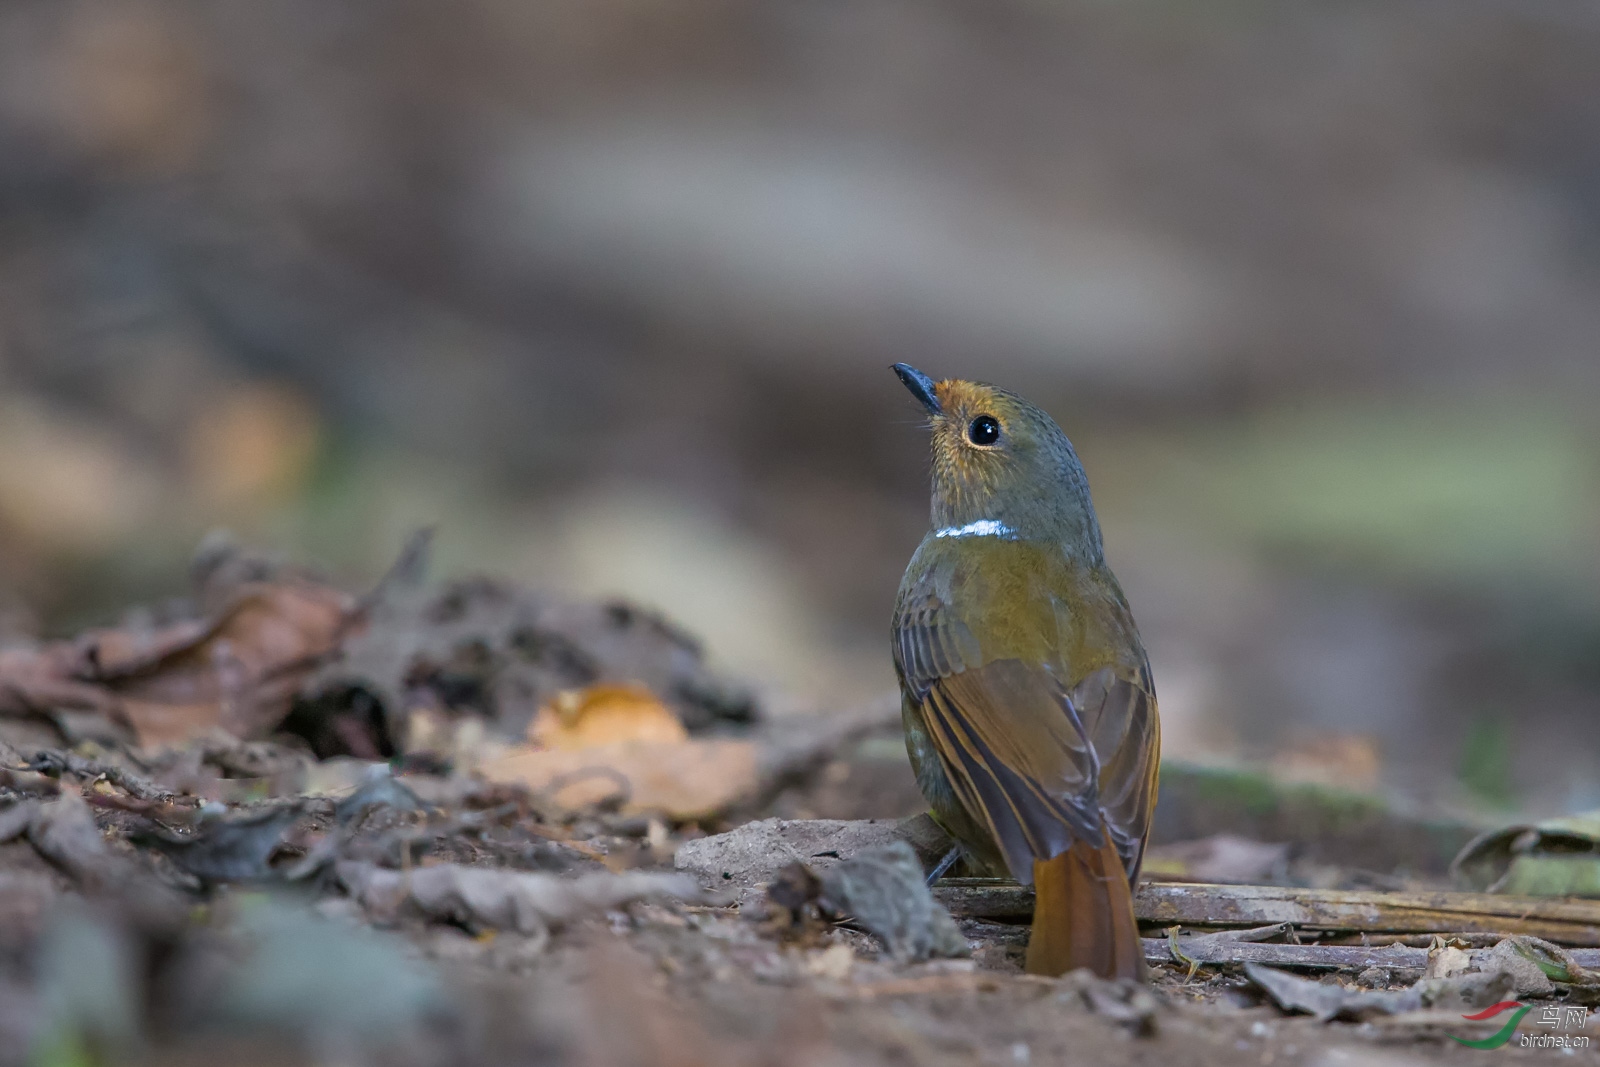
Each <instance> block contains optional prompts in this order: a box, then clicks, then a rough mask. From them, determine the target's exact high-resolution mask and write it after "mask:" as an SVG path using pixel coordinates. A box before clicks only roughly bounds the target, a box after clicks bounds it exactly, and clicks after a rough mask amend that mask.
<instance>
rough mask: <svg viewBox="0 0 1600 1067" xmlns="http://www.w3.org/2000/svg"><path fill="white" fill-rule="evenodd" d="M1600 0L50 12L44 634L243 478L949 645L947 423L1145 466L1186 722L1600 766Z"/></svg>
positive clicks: (1518, 771) (334, 2)
mask: <svg viewBox="0 0 1600 1067" xmlns="http://www.w3.org/2000/svg"><path fill="white" fill-rule="evenodd" d="M1597 54H1600V9H1597V8H1594V7H1591V6H1586V5H1574V4H1566V3H1557V2H1553V0H1551V2H1547V0H1516V2H1509V0H1502V2H1482V0H1352V2H1349V3H1342V4H1306V3H1286V4H1264V3H1256V2H1252V0H1219V2H1214V3H1208V4H1204V5H1185V4H1174V3H1166V2H1160V0H1129V2H1123V3H1116V4H1110V3H1094V2H1081V3H1046V2H1040V0H985V2H983V3H977V2H974V0H931V2H930V0H916V2H913V0H855V2H853V3H849V4H845V3H836V2H831V0H821V2H818V0H806V2H796V0H774V2H768V3H760V4H750V3H733V2H726V0H690V2H682V0H680V2H676V3H665V2H662V0H582V2H577V0H545V2H541V3H533V4H530V3H523V2H515V0H456V2H455V3H452V4H449V5H441V4H436V3H423V2H419V0H381V2H379V0H212V2H206V3H201V2H199V0H170V2H167V0H6V3H5V4H4V6H3V7H0V631H3V633H4V635H5V638H6V639H7V640H25V639H28V638H29V637H32V636H38V635H47V636H48V635H60V634H67V633H71V632H73V631H74V630H76V629H77V628H79V627H81V626H83V625H86V624H89V623H95V622H104V621H107V620H110V619H112V618H115V617H116V616H117V615H118V613H119V612H121V611H122V610H123V609H124V608H125V606H126V605H128V604H130V603H136V602H147V603H148V602H159V601H160V600H161V599H162V598H165V597H169V596H172V595H173V594H175V593H177V592H179V591H181V590H182V589H183V588H184V578H183V575H184V570H185V567H186V565H187V562H188V558H189V555H190V553H191V551H192V549H193V547H194V545H195V544H196V543H197V542H198V541H199V539H200V538H201V537H202V536H203V535H204V533H205V532H206V531H207V530H209V529H211V528H213V527H218V526H226V527H228V528H231V529H232V530H234V531H235V532H236V533H237V534H238V535H240V536H241V537H242V538H245V539H248V540H251V541H253V542H257V543H261V544H265V545H268V546H271V547H272V548H274V549H276V550H278V551H280V552H282V553H284V554H286V555H288V556H291V557H294V558H299V559H308V560H314V561H317V562H319V563H320V564H322V565H324V566H326V567H327V568H329V569H330V570H332V571H334V572H335V573H338V574H340V575H343V576H345V577H347V578H348V579H349V580H350V581H351V582H352V583H357V582H361V581H366V580H370V579H371V578H372V577H374V576H375V575H376V574H378V573H379V572H380V571H381V570H382V569H383V567H384V566H385V565H386V564H387V563H388V562H389V561H390V560H391V559H392V558H393V556H394V554H395V552H396V551H397V550H398V548H399V546H400V544H401V541H402V540H403V538H404V535H405V534H406V532H407V531H409V530H411V529H413V528H415V527H417V526H419V525H424V524H437V525H438V526H439V530H440V533H439V540H438V547H439V553H440V567H441V569H442V570H444V571H447V572H467V571H491V572H495V573H499V574H504V575H508V576H511V577H515V578H518V579H521V580H525V581H528V582H531V583H537V584H541V585H546V586H550V587H553V588H557V589H563V590H567V591H570V592H572V593H576V594H583V595H589V594H594V593H602V592H604V593H621V594H625V595H627V596H630V597H632V598H634V599H637V600H640V601H643V602H646V603H651V604H656V605H659V606H660V607H662V608H664V609H665V610H667V611H668V612H669V613H670V614H672V615H673V616H675V617H677V618H678V619H680V620H681V621H683V622H684V623H685V624H686V625H688V626H689V627H690V628H691V629H693V630H694V631H696V632H697V633H699V634H700V635H701V636H702V637H704V639H705V640H706V642H707V644H708V646H709V647H710V649H711V651H712V653H713V655H714V657H715V658H716V659H717V660H718V661H719V662H720V663H721V664H722V665H724V666H725V667H727V668H730V669H732V670H734V671H736V672H738V673H740V674H743V675H745V676H747V677H749V678H751V679H754V680H756V681H759V682H762V683H765V684H768V685H771V686H773V687H776V688H778V689H781V690H783V691H785V692H788V693H793V694H796V695H798V696H800V697H802V698H804V699H806V700H811V701H815V702H818V703H819V704H822V705H825V706H841V705H843V704H845V703H848V702H859V701H863V700H867V699H872V698H874V697H877V696H879V695H880V694H882V693H885V692H888V691H890V690H891V689H892V687H893V676H892V672H891V669H890V666H889V657H888V640H887V625H888V615H889V612H890V608H891V604H892V600H893V595H894V590H895V587H896V585H897V583H898V580H899V577H900V573H901V570H902V568H903V567H904V564H905V561H906V559H907V558H908V557H909V555H910V553H911V551H912V549H913V547H914V546H915V544H916V543H917V541H918V540H919V538H920V537H921V535H922V533H923V531H924V530H925V528H926V521H927V520H926V507H927V504H926V498H927V481H926V477H927V476H926V455H925V449H926V442H925V439H924V435H923V432H922V430H921V428H920V425H919V418H918V412H917V408H916V405H915V403H914V402H913V401H912V400H911V398H910V397H909V396H908V395H907V394H906V393H905V391H904V390H903V389H902V388H901V387H900V385H899V384H898V383H897V382H896V381H895V379H894V377H893V376H892V375H891V374H890V373H889V372H888V370H887V369H886V368H887V365H888V364H889V363H891V362H893V361H896V360H907V361H910V362H912V363H915V364H917V365H918V366H920V367H922V368H923V369H924V370H926V371H928V372H930V373H932V374H934V375H935V376H936V377H940V376H958V377H970V378H976V379H980V380H987V381H992V382H995V383H998V384H1002V385H1005V386H1008V387H1010V388H1013V389H1016V390H1018V391H1020V392H1023V393H1024V394H1026V395H1028V396H1029V397H1030V398H1032V399H1034V400H1036V401H1038V402H1040V403H1041V404H1043V405H1044V406H1045V407H1047V408H1048V409H1049V410H1050V411H1052V412H1053V413H1054V414H1055V415H1056V416H1057V418H1058V419H1059V420H1060V421H1061V423H1062V424H1063V426H1064V427H1065V428H1066V429H1067V431H1068V432H1069V434H1071V435H1072V436H1073V438H1074V440H1075V442H1076V443H1077V445H1078V447H1079V451H1080V452H1081V454H1082V456H1083V458H1084V461H1085V463H1086V465H1087V467H1088V470H1089V473H1090V477H1091V480H1092V483H1093V487H1094V490H1095V495H1096V500H1097V502H1098V503H1099V506H1100V509H1101V515H1102V518H1103V522H1104V525H1105V527H1106V537H1107V542H1108V546H1109V548H1108V552H1109V556H1110V559H1111V562H1112V564H1113V565H1114V566H1115V568H1116V570H1117V572H1118V574H1119V575H1120V576H1121V578H1122V581H1123V584H1124V586H1125V587H1126V589H1127V591H1128V594H1129V596H1130V598H1131V600H1132V603H1133V605H1134V609H1135V612H1136V614H1137V615H1138V617H1139V619H1140V622H1141V625H1142V627H1143V629H1144V632H1145V636H1146V639H1147V643H1148V645H1149V648H1150V652H1151V656H1152V660H1153V663H1154V668H1155V674H1156V680H1157V686H1158V689H1159V691H1160V695H1161V702H1162V712H1163V718H1164V720H1165V724H1166V727H1165V739H1166V747H1167V753H1168V755H1169V756H1173V757H1180V758H1185V759H1195V760H1208V761H1209V760H1227V761H1233V760H1249V761H1265V762H1268V763H1270V765H1271V766H1273V767H1274V768H1275V769H1276V770H1277V771H1278V772H1279V773H1280V774H1282V775H1284V776H1286V777H1292V778H1304V779H1310V780H1320V781H1334V782H1338V783H1341V784H1346V785H1354V786H1358V787H1370V788H1383V789H1385V790H1387V791H1389V792H1391V793H1394V794H1397V795H1400V796H1404V797H1409V798H1412V799H1413V800H1414V801H1416V802H1417V803H1419V804H1424V805H1454V806H1466V807H1473V808H1477V809H1481V810H1486V811H1497V810H1503V809H1510V808H1515V807H1522V808H1524V809H1527V810H1529V811H1532V812H1539V813H1549V812H1554V811H1561V810H1578V809H1582V808H1586V807H1590V808H1592V807H1596V806H1600V730H1597V729H1596V724H1597V723H1600V715H1597V712H1600V551H1597V550H1600V414H1597V413H1596V407H1595V401H1596V400H1597V399H1600V358H1597V351H1596V349H1597V338H1600V64H1596V62H1595V61H1594V57H1595V56H1596V55H1597Z"/></svg>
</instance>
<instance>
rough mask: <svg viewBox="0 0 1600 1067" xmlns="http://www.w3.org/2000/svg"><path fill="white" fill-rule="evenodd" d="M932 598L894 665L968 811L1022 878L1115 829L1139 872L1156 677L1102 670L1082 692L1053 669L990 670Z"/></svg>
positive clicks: (903, 626)
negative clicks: (1079, 843)
mask: <svg viewBox="0 0 1600 1067" xmlns="http://www.w3.org/2000/svg"><path fill="white" fill-rule="evenodd" d="M941 609H942V605H939V604H938V603H937V602H935V601H933V600H932V598H929V599H926V600H923V601H922V602H921V603H920V604H918V605H917V606H916V608H915V609H913V610H911V611H909V612H906V613H905V614H903V615H902V616H901V618H900V619H899V620H898V623H897V627H896V633H895V638H896V640H895V661H896V665H897V667H899V670H900V674H901V677H902V678H903V679H904V680H905V683H906V687H907V691H908V693H909V694H910V696H911V697H912V699H913V700H914V701H915V702H916V704H917V706H918V709H919V710H920V711H921V713H922V716H923V719H924V721H925V723H926V725H927V727H928V734H929V737H930V738H931V739H932V741H933V744H934V747H935V749H936V750H937V751H938V753H939V757H940V762H941V763H942V765H943V767H944V769H945V773H946V776H947V777H948V778H949V780H950V783H951V785H952V787H953V788H954V789H955V791H956V793H957V795H958V796H959V797H960V799H961V801H962V804H963V806H964V807H966V809H967V810H968V811H969V812H971V813H973V814H974V815H975V816H978V817H981V818H982V819H983V820H984V821H985V822H986V823H987V824H988V826H989V829H990V831H991V833H992V834H993V836H994V839H995V841H996V843H998V845H999V846H1000V849H1001V851H1002V853H1003V854H1004V855H1005V858H1006V864H1007V866H1008V867H1010V869H1011V872H1012V874H1013V875H1014V876H1015V877H1017V878H1018V879H1019V880H1021V881H1028V880H1030V878H1031V873H1032V865H1033V860H1035V859H1049V858H1051V857H1053V856H1056V855H1059V854H1060V853H1062V852H1064V851H1066V850H1067V849H1068V848H1070V847H1071V846H1072V844H1073V842H1074V841H1079V840H1081V841H1099V840H1101V839H1102V834H1103V833H1104V832H1105V830H1103V829H1102V827H1105V828H1106V829H1109V830H1110V833H1111V836H1112V840H1113V841H1114V842H1115V843H1116V846H1117V852H1118V854H1119V855H1120V856H1121V858H1122V860H1123V863H1124V866H1125V867H1126V868H1127V870H1128V873H1129V875H1130V878H1131V877H1134V876H1136V875H1137V873H1138V868H1139V863H1140V861H1141V858H1142V852H1143V842H1144V838H1145V835H1146V830H1147V829H1148V827H1149V822H1150V812H1151V808H1152V807H1153V805H1154V803H1155V782H1154V776H1155V771H1156V762H1157V759H1158V756H1157V737H1156V731H1157V729H1158V726H1157V722H1156V706H1155V699H1154V696H1153V695H1152V693H1151V687H1150V684H1149V674H1148V668H1147V667H1146V668H1144V669H1142V670H1141V671H1140V672H1139V673H1138V676H1137V677H1135V678H1131V679H1129V678H1124V677H1121V676H1119V674H1118V673H1117V672H1115V671H1113V670H1112V669H1110V668H1104V669H1102V670H1099V671H1096V672H1094V673H1093V674H1091V675H1089V677H1088V678H1085V679H1084V680H1083V681H1082V682H1081V683H1079V685H1078V686H1076V687H1075V688H1074V689H1073V690H1072V691H1070V692H1069V691H1068V690H1067V689H1065V688H1064V686H1063V684H1062V682H1061V681H1060V679H1059V677H1058V675H1057V673H1056V672H1055V671H1054V670H1052V669H1051V668H1050V667H1049V666H1044V665H1039V664H1034V663H1028V662H1025V661H1023V660H1020V659H995V660H992V661H990V662H987V663H985V662H983V661H982V652H981V650H980V648H979V645H978V642H977V641H976V640H974V638H973V637H972V635H971V633H970V631H969V630H968V628H967V627H966V626H965V624H964V623H963V622H962V621H961V620H960V619H959V618H958V617H956V616H955V615H954V614H953V613H951V612H949V611H947V610H941Z"/></svg>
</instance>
